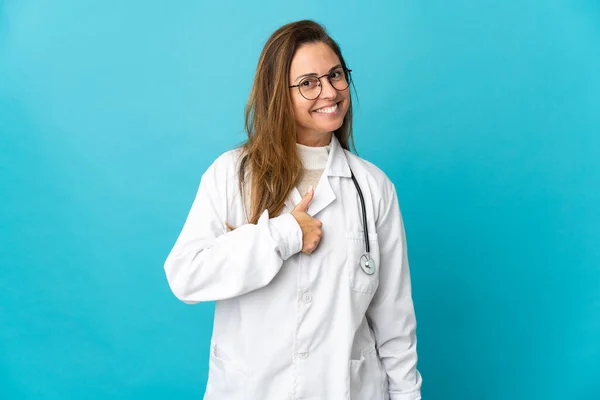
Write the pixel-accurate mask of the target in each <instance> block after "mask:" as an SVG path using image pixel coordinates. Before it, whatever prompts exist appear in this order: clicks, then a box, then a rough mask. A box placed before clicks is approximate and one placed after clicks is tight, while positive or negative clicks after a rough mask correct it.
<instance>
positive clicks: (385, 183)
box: [345, 150, 398, 226]
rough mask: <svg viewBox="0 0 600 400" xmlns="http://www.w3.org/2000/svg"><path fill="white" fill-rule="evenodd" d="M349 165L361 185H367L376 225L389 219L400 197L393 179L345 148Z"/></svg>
mask: <svg viewBox="0 0 600 400" xmlns="http://www.w3.org/2000/svg"><path fill="white" fill-rule="evenodd" d="M345 152H346V158H347V160H348V165H349V166H350V168H351V169H352V171H353V172H354V175H355V176H356V179H357V181H358V182H359V184H360V185H361V187H365V188H367V190H368V193H369V194H370V197H371V204H372V205H373V207H374V212H375V221H376V225H378V226H379V225H380V224H381V223H382V221H384V220H385V219H387V217H388V216H389V215H390V213H391V212H395V211H397V210H396V209H397V208H398V197H397V194H396V188H395V186H394V183H393V182H392V180H391V179H390V178H389V177H388V176H387V174H386V173H385V172H384V171H383V170H381V168H379V167H378V166H376V165H375V164H373V163H372V162H370V161H367V160H365V159H364V158H361V157H359V156H357V155H356V154H353V153H351V152H350V151H348V150H345Z"/></svg>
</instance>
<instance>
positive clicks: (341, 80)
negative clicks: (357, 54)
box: [329, 68, 350, 90]
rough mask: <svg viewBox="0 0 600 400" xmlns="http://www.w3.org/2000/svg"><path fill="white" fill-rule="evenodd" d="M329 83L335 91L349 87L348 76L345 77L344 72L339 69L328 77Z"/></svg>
mask: <svg viewBox="0 0 600 400" xmlns="http://www.w3.org/2000/svg"><path fill="white" fill-rule="evenodd" d="M329 81H330V82H331V85H332V86H333V87H334V88H335V90H346V89H347V88H348V86H349V85H350V75H348V77H346V74H345V73H344V70H343V69H342V68H339V69H336V70H335V71H333V72H332V73H331V74H330V75H329Z"/></svg>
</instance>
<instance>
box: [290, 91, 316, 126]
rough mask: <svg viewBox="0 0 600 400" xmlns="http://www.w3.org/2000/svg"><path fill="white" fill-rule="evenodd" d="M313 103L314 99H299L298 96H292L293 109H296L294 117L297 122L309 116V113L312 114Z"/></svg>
mask: <svg viewBox="0 0 600 400" xmlns="http://www.w3.org/2000/svg"><path fill="white" fill-rule="evenodd" d="M312 104H313V102H312V101H308V100H306V99H305V98H301V99H299V98H297V97H296V96H294V98H292V110H293V111H294V118H295V119H296V121H297V122H298V121H299V120H300V121H301V120H305V119H306V118H307V116H308V114H310V110H311V107H312Z"/></svg>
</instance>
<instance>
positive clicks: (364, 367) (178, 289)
mask: <svg viewBox="0 0 600 400" xmlns="http://www.w3.org/2000/svg"><path fill="white" fill-rule="evenodd" d="M239 154H240V153H239V150H231V151H228V152H226V153H224V154H223V155H222V156H220V157H219V158H218V159H217V160H216V161H215V162H214V163H213V164H212V165H211V166H210V167H209V168H208V170H207V171H206V172H205V173H204V175H203V176H202V179H201V183H200V187H199V189H198V193H197V196H196V198H195V200H194V203H193V205H192V208H191V210H190V212H189V215H188V217H187V220H186V221H185V225H184V227H183V230H182V232H181V234H180V235H179V237H178V239H177V241H176V243H175V246H174V247H173V249H172V251H171V253H170V254H169V256H168V258H167V260H166V263H165V272H166V276H167V279H168V282H169V285H170V287H171V290H172V291H173V293H174V294H175V296H177V298H179V299H180V300H181V301H183V302H186V303H196V302H201V301H216V308H215V317H214V328H213V335H212V340H211V350H210V362H209V374H208V375H209V376H208V383H207V388H206V394H205V397H204V399H205V400H225V399H227V400H242V399H244V400H300V399H303V400H309V399H310V400H317V399H319V400H338V399H352V400H379V399H381V400H383V399H389V400H418V399H420V398H421V394H420V388H421V375H420V374H419V372H418V370H417V368H416V364H417V352H416V335H415V327H416V321H415V315H414V308H413V301H412V296H411V283H410V275H409V267H408V260H407V253H406V241H405V232H404V227H403V223H402V218H401V214H400V209H399V206H398V201H397V197H396V191H395V188H394V185H393V184H392V183H391V181H390V180H389V179H388V178H387V176H386V175H385V174H384V173H383V172H382V171H381V170H379V169H378V168H377V167H375V166H374V165H373V164H371V163H369V162H367V161H365V160H363V159H361V158H359V157H357V156H356V155H354V154H352V153H350V152H348V151H345V150H344V149H343V148H342V147H341V146H340V144H339V142H338V140H337V139H336V138H335V136H334V137H333V138H332V142H331V151H330V155H329V159H328V163H327V166H326V168H325V171H324V173H323V176H322V177H321V179H320V181H319V183H318V185H317V187H316V189H315V195H314V198H313V201H312V203H311V204H310V207H309V209H308V213H309V214H310V215H312V216H313V217H315V218H317V219H319V220H320V221H321V222H322V223H323V237H322V239H321V242H320V243H319V245H318V247H317V249H316V251H315V252H314V253H312V254H311V255H305V254H303V253H302V252H301V249H302V231H301V229H300V227H299V225H298V223H297V222H296V220H295V219H294V217H293V216H292V215H291V214H290V212H291V210H292V209H293V208H294V206H295V205H296V204H297V203H298V202H300V200H301V195H300V193H299V192H298V190H296V189H294V190H293V191H292V193H290V196H289V198H288V201H287V202H286V205H285V208H284V210H283V212H282V213H281V215H280V216H277V217H275V218H271V217H270V216H269V214H268V212H267V211H266V210H265V211H264V212H263V214H262V215H261V217H260V219H259V221H258V223H257V224H248V223H247V218H246V212H245V209H244V204H245V202H244V200H243V199H242V198H241V196H240V191H239V189H238V171H239ZM350 168H351V169H352V171H353V172H354V175H355V177H356V179H357V181H358V183H359V185H360V188H361V189H362V192H363V195H364V198H365V205H366V209H367V216H368V218H367V220H368V229H369V242H370V246H371V256H372V257H373V258H374V259H375V261H376V262H377V269H376V271H375V273H374V274H373V275H367V274H365V273H364V272H363V271H362V269H361V268H360V266H359V259H360V257H361V255H362V254H363V253H364V251H365V243H364V236H363V226H362V217H361V215H362V214H361V207H360V201H359V197H358V193H357V190H356V188H355V186H354V184H353V182H352V179H351V178H350ZM226 223H229V224H230V225H232V226H234V227H237V229H235V230H233V231H228V230H227V228H226V225H225V224H226Z"/></svg>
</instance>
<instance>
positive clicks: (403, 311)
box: [367, 183, 421, 400]
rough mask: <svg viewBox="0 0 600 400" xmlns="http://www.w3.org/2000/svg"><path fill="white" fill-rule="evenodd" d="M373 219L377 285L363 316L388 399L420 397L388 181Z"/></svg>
mask: <svg viewBox="0 0 600 400" xmlns="http://www.w3.org/2000/svg"><path fill="white" fill-rule="evenodd" d="M386 192H387V193H384V196H383V198H384V199H387V201H385V204H384V205H383V210H384V211H383V213H382V215H380V217H379V218H378V222H377V237H378V242H379V254H380V261H379V264H380V266H379V268H380V269H379V287H378V289H377V292H376V293H375V295H374V297H373V300H372V302H371V304H370V306H369V308H368V310H367V318H368V321H369V324H370V326H371V328H372V329H373V332H374V334H375V340H376V343H377V349H378V351H379V356H380V358H381V360H382V362H383V365H384V368H385V370H386V372H387V375H388V388H389V389H388V390H389V395H390V400H419V399H421V375H420V373H419V371H418V370H417V347H416V346H417V338H416V318H415V311H414V306H413V300H412V291H411V281H410V273H409V266H408V256H407V251H406V236H405V231H404V225H403V222H402V216H401V214H400V208H399V205H398V198H397V195H396V190H395V188H394V186H393V184H392V183H389V185H388V187H387V190H386Z"/></svg>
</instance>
